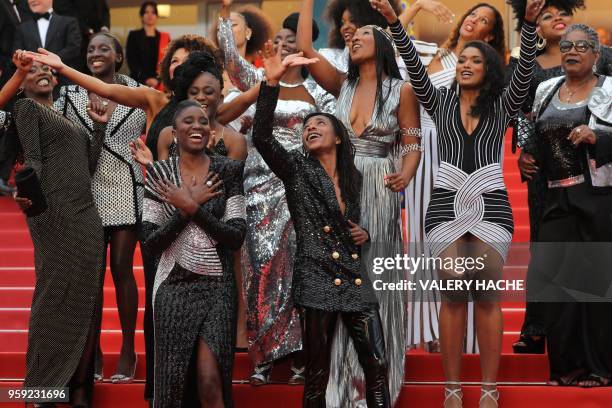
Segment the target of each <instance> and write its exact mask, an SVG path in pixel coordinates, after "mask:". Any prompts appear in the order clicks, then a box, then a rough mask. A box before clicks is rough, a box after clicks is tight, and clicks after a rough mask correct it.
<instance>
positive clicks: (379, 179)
mask: <svg viewBox="0 0 612 408" xmlns="http://www.w3.org/2000/svg"><path fill="white" fill-rule="evenodd" d="M312 8H313V2H312V0H305V1H303V2H302V9H301V10H300V24H299V35H298V45H299V49H300V50H301V51H303V52H304V55H305V56H307V57H309V58H313V57H314V58H318V62H316V63H314V64H311V65H309V66H308V69H309V70H310V72H311V73H312V74H313V76H314V77H315V78H316V79H317V81H318V82H319V84H320V85H321V86H323V87H324V88H325V89H326V90H327V91H328V92H330V93H331V94H333V95H334V96H336V97H338V106H337V108H336V116H337V117H338V119H340V120H341V121H342V123H343V124H344V126H346V128H347V129H348V131H349V134H350V136H351V141H352V142H353V144H354V145H355V149H356V152H355V165H356V166H357V169H358V170H359V171H360V172H361V174H362V175H363V179H364V183H363V188H362V191H361V202H362V203H363V206H362V208H361V222H362V224H363V226H364V227H365V228H366V229H367V230H368V231H369V232H370V235H371V238H372V243H371V244H370V245H369V247H367V248H364V251H363V261H364V262H365V265H366V266H367V269H368V272H369V273H370V278H371V279H372V280H373V281H374V280H380V281H382V282H383V283H386V282H396V281H397V280H398V279H407V278H408V272H407V271H405V270H396V269H395V268H392V269H391V270H388V271H385V272H384V273H383V274H381V275H377V274H375V273H374V272H373V271H372V270H371V269H372V265H373V262H374V259H375V258H394V257H396V256H397V255H398V254H401V253H402V233H401V215H400V195H399V194H398V192H400V191H403V190H404V189H405V188H406V186H407V185H408V183H409V182H410V180H411V179H412V177H413V176H414V174H415V171H416V168H417V166H418V164H419V160H420V157H421V156H420V149H421V145H420V128H419V114H418V109H419V107H418V102H417V100H416V98H415V97H414V94H413V93H412V91H411V89H410V86H409V84H407V83H405V82H404V81H403V80H402V78H401V75H400V72H399V69H398V67H397V64H396V62H395V50H394V47H393V42H392V40H391V38H390V36H389V35H388V34H387V33H386V32H385V31H384V30H383V29H382V28H380V27H379V26H364V27H361V28H360V29H358V30H357V31H355V34H354V35H353V38H352V40H351V48H350V50H349V51H350V65H349V69H348V74H343V73H341V72H340V71H338V70H337V69H336V68H335V67H334V66H333V65H332V64H331V63H330V62H329V61H327V60H326V59H325V58H324V57H323V56H322V55H321V54H319V53H318V52H316V51H315V50H314V48H313V46H312V41H311V40H310V39H311V33H310V24H308V21H309V18H310V17H311V16H312ZM397 153H399V154H397ZM398 155H401V169H399V170H396V168H395V159H396V156H398ZM376 294H377V296H378V300H379V302H380V315H381V319H382V326H383V330H384V334H385V342H386V349H387V355H388V361H389V386H390V395H391V400H392V402H393V401H395V400H396V399H397V397H398V395H399V392H400V390H401V387H402V383H403V380H404V359H405V352H406V332H405V330H406V326H405V325H406V294H405V293H402V292H401V291H390V290H382V291H377V293H376ZM338 329H339V332H338V333H337V334H336V342H335V347H334V349H333V357H332V369H331V378H330V381H329V388H328V392H327V400H328V404H329V405H331V406H340V405H342V404H345V403H347V402H350V403H355V404H357V403H358V401H359V400H361V399H363V398H364V396H363V395H360V393H359V392H358V391H357V390H359V389H363V387H362V386H361V385H362V384H363V374H362V373H361V368H360V367H359V364H358V361H357V355H356V354H355V352H354V349H353V347H352V345H351V339H350V336H348V333H347V332H346V330H345V329H344V327H342V326H339V328H338ZM340 367H342V369H340ZM353 396H354V398H353Z"/></svg>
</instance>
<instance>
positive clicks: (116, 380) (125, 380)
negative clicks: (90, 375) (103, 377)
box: [110, 354, 138, 384]
mask: <svg viewBox="0 0 612 408" xmlns="http://www.w3.org/2000/svg"><path fill="white" fill-rule="evenodd" d="M137 366H138V354H136V359H135V360H134V366H133V368H132V375H126V374H115V375H113V376H111V378H110V379H111V382H112V383H113V384H130V383H132V382H134V377H135V376H136V367H137Z"/></svg>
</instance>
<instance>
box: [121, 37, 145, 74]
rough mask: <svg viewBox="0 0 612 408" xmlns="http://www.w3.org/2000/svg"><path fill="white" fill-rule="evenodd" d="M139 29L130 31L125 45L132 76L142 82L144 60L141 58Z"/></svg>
mask: <svg viewBox="0 0 612 408" xmlns="http://www.w3.org/2000/svg"><path fill="white" fill-rule="evenodd" d="M137 37H138V36H137V31H130V32H129V34H128V37H127V42H126V45H125V48H126V50H125V51H126V52H125V56H126V58H127V64H128V68H130V76H131V77H132V78H134V79H135V80H136V81H138V82H140V83H142V78H141V74H140V71H141V68H142V62H141V60H140V52H139V50H138V41H137Z"/></svg>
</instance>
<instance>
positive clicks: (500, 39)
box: [442, 3, 506, 60]
mask: <svg viewBox="0 0 612 408" xmlns="http://www.w3.org/2000/svg"><path fill="white" fill-rule="evenodd" d="M480 7H488V8H490V9H491V10H492V11H493V14H494V15H495V24H494V25H493V27H492V28H491V34H492V35H493V38H492V39H491V40H489V41H488V42H487V44H489V45H490V46H491V47H493V48H494V49H495V51H497V54H499V56H500V58H501V59H502V60H504V59H505V58H506V42H505V39H506V37H505V33H504V19H503V17H502V15H501V13H500V12H499V10H497V9H496V8H495V7H493V6H492V5H490V4H489V3H478V4H475V5H473V6H472V7H470V8H469V9H468V10H467V11H466V12H465V13H464V14H463V16H461V18H460V19H459V20H458V22H457V25H456V26H455V28H453V31H451V33H450V35H449V36H448V39H447V40H446V42H445V43H444V44H443V45H442V48H444V49H447V50H453V49H455V47H456V46H457V44H458V43H459V36H460V35H461V33H460V31H461V26H462V25H463V21H464V20H465V19H466V17H467V16H469V15H470V14H472V12H473V11H474V10H476V9H478V8H480ZM460 51H461V50H460Z"/></svg>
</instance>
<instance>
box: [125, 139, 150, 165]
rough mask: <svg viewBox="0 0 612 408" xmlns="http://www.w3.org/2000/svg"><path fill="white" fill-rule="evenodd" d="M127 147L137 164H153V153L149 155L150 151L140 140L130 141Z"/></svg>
mask: <svg viewBox="0 0 612 408" xmlns="http://www.w3.org/2000/svg"><path fill="white" fill-rule="evenodd" d="M129 147H130V153H132V158H133V159H134V160H136V161H137V162H138V163H140V164H142V165H143V166H147V165H149V164H151V163H153V153H151V150H150V149H149V148H148V147H147V145H146V144H145V142H143V141H142V139H141V138H138V139H135V140H133V141H131V142H130V144H129Z"/></svg>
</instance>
